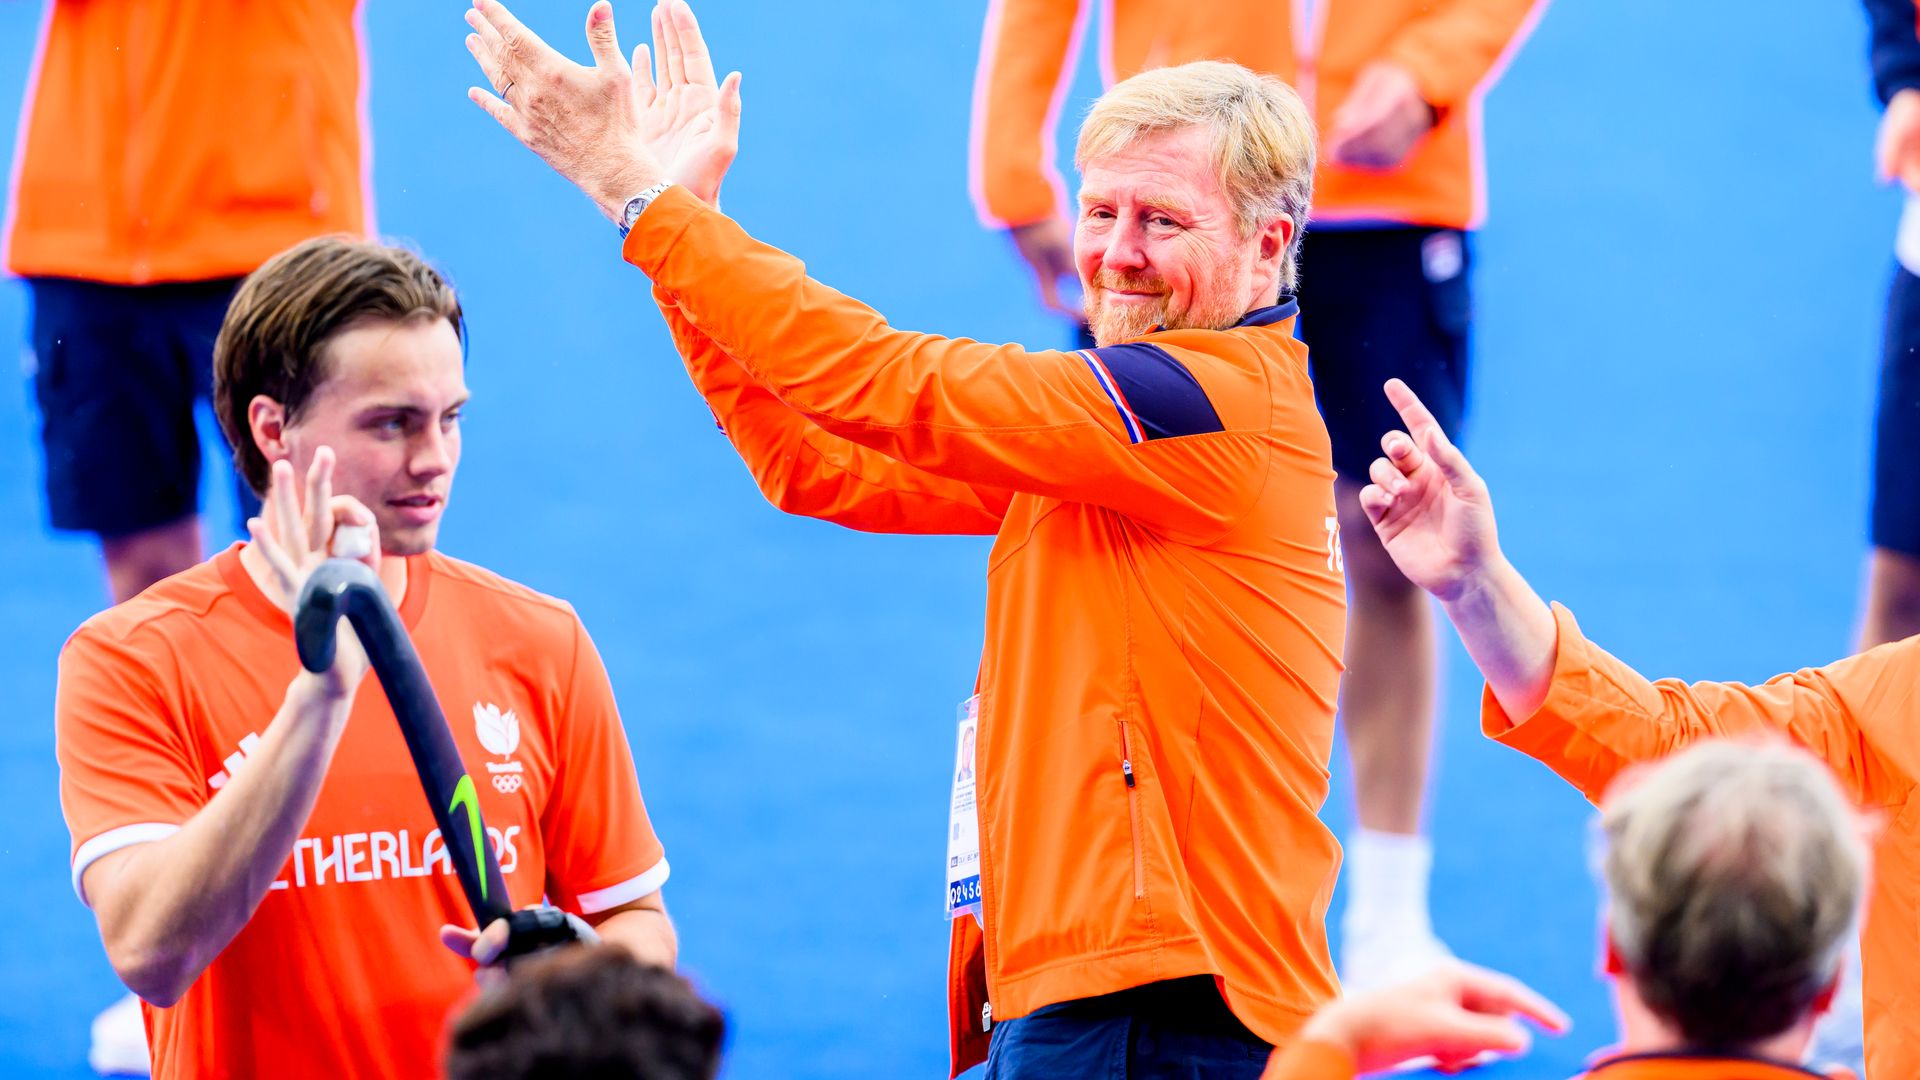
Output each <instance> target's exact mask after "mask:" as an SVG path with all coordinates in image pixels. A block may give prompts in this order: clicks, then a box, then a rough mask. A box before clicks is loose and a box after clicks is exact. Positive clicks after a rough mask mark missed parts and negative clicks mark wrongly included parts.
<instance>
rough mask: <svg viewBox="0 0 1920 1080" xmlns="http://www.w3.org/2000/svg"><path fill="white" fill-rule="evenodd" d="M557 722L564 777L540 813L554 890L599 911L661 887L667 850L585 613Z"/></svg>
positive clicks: (584, 910)
mask: <svg viewBox="0 0 1920 1080" xmlns="http://www.w3.org/2000/svg"><path fill="white" fill-rule="evenodd" d="M554 723H555V726H556V727H557V729H558V735H557V738H556V741H555V752H556V758H557V767H556V770H555V777H556V778H555V781H554V790H553V795H552V797H551V798H550V799H548V801H547V806H546V809H545V811H544V812H543V813H542V814H541V815H540V835H541V839H542V841H543V843H544V845H545V848H546V853H547V893H548V895H549V896H551V897H552V898H553V901H554V903H555V904H557V905H559V906H561V907H568V908H577V909H578V910H579V911H580V913H581V914H583V915H595V914H598V913H599V912H602V911H606V910H609V909H611V908H616V907H619V906H620V905H622V904H626V903H631V902H632V901H635V900H638V899H640V898H641V897H643V896H648V895H651V894H652V893H654V892H657V891H659V889H660V886H662V885H664V884H666V880H667V872H668V871H667V859H666V852H665V851H664V850H663V849H662V848H661V846H660V839H659V837H657V836H655V835H654V833H653V823H652V822H651V821H650V820H648V818H647V807H646V804H645V803H644V802H642V801H641V799H640V781H639V779H638V778H637V777H635V775H634V771H633V752H632V750H630V749H629V748H628V746H627V733H626V731H625V730H624V729H623V728H622V727H621V726H620V710H619V709H618V708H617V707H616V706H615V705H614V702H613V686H612V685H611V684H610V683H609V682H608V681H607V669H606V667H605V665H603V664H602V663H601V662H600V651H599V650H598V649H596V648H594V646H593V639H592V638H590V637H588V636H587V630H586V627H584V626H582V625H580V622H579V620H578V619H575V620H574V641H573V671H572V675H571V677H570V679H569V685H568V688H567V693H566V697H565V698H564V699H563V700H562V702H561V705H560V711H559V712H558V714H557V715H556V716H555V717H554Z"/></svg>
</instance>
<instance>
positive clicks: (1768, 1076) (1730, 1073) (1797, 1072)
mask: <svg viewBox="0 0 1920 1080" xmlns="http://www.w3.org/2000/svg"><path fill="white" fill-rule="evenodd" d="M1357 1075H1358V1073H1356V1072H1355V1071H1354V1061H1353V1058H1352V1057H1351V1056H1349V1055H1348V1054H1347V1052H1346V1051H1345V1050H1341V1049H1338V1048H1336V1047H1333V1046H1330V1045H1328V1044H1326V1043H1319V1042H1301V1043H1295V1044H1294V1045H1293V1046H1290V1047H1288V1048H1287V1049H1285V1050H1276V1051H1274V1052H1273V1059H1272V1060H1271V1061H1269V1062H1268V1063H1267V1071H1266V1072H1264V1073H1262V1074H1261V1080H1353V1078H1354V1077H1355V1076H1357ZM1581 1076H1582V1077H1584V1078H1585V1080H1810V1078H1817V1077H1827V1078H1828V1080H1854V1077H1853V1074H1852V1073H1851V1072H1848V1071H1846V1070H1844V1069H1838V1070H1835V1071H1833V1072H1830V1073H1817V1072H1813V1071H1812V1070H1809V1069H1802V1068H1799V1067H1797V1066H1794V1065H1787V1064H1783V1063H1781V1062H1777V1061H1761V1060H1758V1059H1755V1058H1739V1057H1709V1056H1707V1055H1704V1054H1628V1055H1622V1056H1620V1057H1614V1058H1608V1059H1606V1060H1605V1061H1602V1062H1600V1063H1599V1064H1598V1065H1595V1066H1594V1067H1593V1068H1592V1069H1591V1070H1590V1071H1588V1072H1585V1073H1582V1074H1581Z"/></svg>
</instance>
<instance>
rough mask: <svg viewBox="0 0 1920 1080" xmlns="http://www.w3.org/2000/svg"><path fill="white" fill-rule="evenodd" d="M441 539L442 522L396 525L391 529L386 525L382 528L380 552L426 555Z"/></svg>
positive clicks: (397, 555) (401, 556)
mask: <svg viewBox="0 0 1920 1080" xmlns="http://www.w3.org/2000/svg"><path fill="white" fill-rule="evenodd" d="M439 539H440V523H439V522H438V521H436V522H433V523H432V524H430V525H405V526H396V527H395V528H393V529H392V530H391V531H389V530H388V529H387V528H386V527H385V526H382V527H381V529H380V554H382V555H386V556H393V557H396V558H405V557H407V556H409V555H425V554H426V553H427V552H429V551H432V550H433V545H434V543H435V542H436V541H438V540H439Z"/></svg>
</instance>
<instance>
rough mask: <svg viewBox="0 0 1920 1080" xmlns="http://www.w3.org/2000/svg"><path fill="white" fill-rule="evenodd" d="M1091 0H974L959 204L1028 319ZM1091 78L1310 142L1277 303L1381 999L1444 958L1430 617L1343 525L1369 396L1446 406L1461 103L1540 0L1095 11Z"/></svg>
mask: <svg viewBox="0 0 1920 1080" xmlns="http://www.w3.org/2000/svg"><path fill="white" fill-rule="evenodd" d="M1095 6H1096V5H1095V4H1094V3H1093V2H1092V0H993V3H992V5H991V10H990V13H989V15H988V17H987V25H986V33H985V40H984V43H983V46H982V50H981V58H980V66H979V74H978V80H977V85H976V86H975V92H974V100H975V109H974V116H973V137H972V142H973V155H972V160H973V167H972V176H971V182H972V188H973V193H974V197H975V199H976V201H977V203H978V207H979V211H980V216H981V218H982V220H983V221H985V222H986V223H988V224H989V225H990V226H993V227H1000V228H1006V229H1008V230H1009V234H1010V235H1011V237H1012V239H1013V242H1014V246H1015V247H1016V248H1017V249H1018V250H1019V252H1020V254H1021V256H1022V257H1023V258H1024V259H1025V260H1026V261H1027V263H1028V264H1029V265H1030V266H1031V268H1032V270H1033V273H1034V277H1035V280H1036V282H1037V284H1038V287H1039V291H1040V296H1041V299H1042V302H1043V303H1044V304H1045V305H1046V306H1047V307H1048V308H1050V309H1052V310H1054V311H1056V312H1059V313H1060V314H1062V315H1064V316H1066V317H1069V318H1072V319H1074V320H1076V321H1081V322H1084V320H1085V314H1084V313H1083V312H1082V311H1081V310H1080V309H1079V306H1078V305H1077V304H1075V303H1073V302H1070V301H1068V300H1063V299H1062V298H1061V291H1060V285H1059V282H1060V279H1061V278H1068V279H1071V278H1072V276H1073V273H1074V270H1073V266H1074V264H1073V258H1072V245H1071V237H1072V228H1071V225H1070V224H1069V218H1070V216H1071V215H1070V213H1069V212H1068V211H1069V208H1068V206H1067V204H1066V202H1065V201H1064V199H1063V197H1062V192H1063V191H1064V186H1063V184H1062V182H1061V178H1060V176H1059V173H1058V171H1057V170H1056V169H1055V168H1054V164H1053V158H1054V154H1053V149H1052V148H1053V146H1054V140H1055V133H1054V127H1055V123H1056V121H1057V119H1058V114H1059V111H1060V105H1061V102H1062V100H1063V99H1064V95H1065V92H1066V89H1067V84H1068V82H1069V81H1070V77H1071V69H1072V64H1071V60H1072V58H1073V55H1074V52H1075V50H1076V49H1077V48H1078V46H1079V40H1080V33H1079V30H1080V27H1081V24H1082V22H1083V21H1084V20H1085V19H1086V18H1087V17H1088V16H1089V14H1090V12H1091V10H1092V9H1093V8H1094V7H1095ZM1099 6H1100V7H1101V9H1102V10H1103V12H1104V13H1105V19H1104V21H1103V23H1102V25H1101V28H1100V49H1101V56H1100V63H1101V69H1100V70H1101V75H1102V78H1103V81H1104V82H1105V83H1106V84H1108V85H1111V84H1113V83H1114V82H1116V81H1118V80H1120V79H1124V78H1126V77H1127V76H1129V75H1132V74H1134V73H1135V72H1138V71H1141V70H1144V69H1147V68H1152V67H1156V66H1160V65H1166V64H1180V63H1184V62H1186V61H1189V60H1199V59H1228V60H1233V61H1236V62H1238V63H1241V64H1244V65H1246V66H1247V67H1249V68H1252V69H1253V70H1255V71H1262V72H1269V73H1272V74H1274V75H1278V76H1279V77H1280V78H1282V79H1284V80H1286V81H1287V82H1288V83H1290V84H1292V85H1293V86H1294V87H1295V88H1296V89H1298V90H1299V91H1300V94H1301V96H1302V97H1304V98H1305V99H1306V101H1307V103H1308V106H1309V107H1310V108H1311V109H1312V111H1313V115H1314V119H1315V121H1316V123H1317V125H1318V128H1319V132H1320V143H1321V153H1320V164H1319V169H1318V171H1317V173H1316V175H1315V179H1314V201H1313V224H1312V227H1311V229H1310V230H1309V233H1308V236H1307V239H1306V242H1305V248H1304V250H1303V252H1302V256H1301V258H1302V262H1301V274H1300V280H1299V285H1298V287H1297V289H1295V290H1292V291H1293V292H1294V294H1295V295H1296V296H1297V297H1298V299H1299V303H1300V311H1301V315H1300V322H1299V331H1300V334H1301V336H1302V338H1303V339H1304V340H1305V341H1306V343H1307V345H1308V346H1309V350H1310V351H1309V360H1310V362H1311V364H1312V371H1313V384H1314V393H1315V396H1316V397H1317V398H1318V401H1319V406H1320V411H1321V412H1322V414H1323V415H1324V416H1325V417H1326V422H1327V430H1328V433H1329V434H1330V435H1331V436H1332V439H1333V462H1334V466H1335V468H1336V469H1337V470H1338V473H1339V480H1338V483H1337V501H1338V507H1339V510H1338V517H1339V527H1340V538H1341V546H1342V548H1343V553H1344V560H1345V564H1346V574H1347V587H1348V590H1349V594H1350V604H1349V609H1348V611H1349V614H1348V626H1347V644H1346V656H1345V661H1346V668H1347V676H1346V678H1345V679H1344V680H1343V682H1342V684H1341V689H1340V722H1341V724H1342V725H1343V727H1344V729H1345V732H1346V742H1347V752H1348V756H1349V758H1350V759H1351V761H1352V763H1353V784H1354V795H1355V802H1356V810H1357V817H1358V828H1357V829H1356V830H1355V832H1354V833H1353V834H1352V835H1351V836H1350V837H1349V838H1348V841H1347V844H1346V859H1345V867H1346V869H1345V881H1346V887H1347V907H1346V914H1345V917H1344V919H1343V920H1342V923H1341V931H1342V933H1341V960H1340V969H1341V978H1342V982H1343V983H1344V984H1345V985H1347V986H1350V987H1360V988H1364V987H1368V986H1379V985H1385V984H1388V983H1393V982H1398V981H1401V980H1403V979H1405V978H1408V977H1410V976H1412V975H1414V974H1417V973H1418V972H1419V971H1421V970H1424V969H1426V968H1428V967H1430V966H1432V965H1433V964H1435V963H1436V962H1438V961H1439V960H1441V959H1443V958H1445V957H1446V956H1447V955H1448V952H1447V950H1446V948H1445V947H1444V946H1443V945H1442V944H1441V943H1440V940H1439V938H1438V937H1437V936H1436V935H1435V933H1434V930H1433V924H1432V919H1431V917H1430V914H1429V906H1428V902H1427V888H1428V879H1429V876H1430V872H1431V868H1432V863H1433V852H1432V847H1431V845H1430V844H1429V842H1428V841H1427V839H1426V837H1425V834H1424V823H1423V821H1422V816H1423V810H1424V800H1425V793H1426V789H1427V784H1428V775H1427V774H1428V770H1429V767H1430V761H1431V744H1432V727H1433V722H1434V713H1435V709H1436V699H1437V687H1436V683H1437V673H1436V667H1437V663H1438V659H1437V658H1438V652H1437V649H1436V644H1435V635H1434V625H1433V614H1432V611H1431V610H1430V605H1429V604H1428V603H1427V602H1426V600H1425V598H1424V597H1422V596H1421V595H1420V591H1419V590H1418V589H1416V588H1414V587H1413V586H1412V585H1410V584H1408V582H1407V580H1406V579H1405V578H1404V577H1402V576H1401V575H1400V573H1399V572H1398V571H1397V570H1395V569H1394V566H1393V563H1392V561H1391V560H1390V559H1388V558H1387V557H1386V556H1385V555H1384V554H1383V553H1382V552H1381V551H1380V545H1379V543H1378V541H1376V540H1375V539H1374V536H1373V530H1372V529H1370V528H1368V527H1367V523H1366V518H1365V516H1364V515H1362V514H1361V513H1360V511H1359V506H1358V504H1357V503H1356V501H1355V495H1356V493H1357V492H1358V491H1359V490H1360V487H1361V485H1363V484H1365V483H1366V469H1367V464H1368V462H1370V461H1371V460H1372V459H1373V456H1374V447H1375V443H1376V440H1378V438H1379V436H1380V433H1381V432H1383V431H1385V430H1387V429H1388V428H1390V427H1391V426H1392V425H1393V415H1392V412H1391V411H1390V410H1387V409H1386V408H1385V407H1384V406H1382V405H1381V404H1380V402H1379V392H1378V390H1379V386H1380V384H1381V383H1383V382H1385V381H1386V380H1387V379H1388V378H1390V377H1398V378H1402V379H1405V380H1406V381H1407V382H1408V383H1409V384H1410V385H1412V386H1414V387H1415V388H1416V389H1417V390H1418V391H1419V393H1420V395H1421V396H1422V397H1423V398H1425V399H1426V400H1427V401H1429V402H1430V403H1432V405H1433V408H1434V410H1435V412H1436V413H1437V414H1438V415H1439V416H1440V418H1441V422H1442V423H1443V424H1445V425H1446V427H1447V430H1448V432H1449V433H1454V434H1457V433H1458V432H1459V429H1460V424H1461V420H1462V417H1463V416H1464V414H1465V411H1466V394H1467V366H1468V329H1469V324H1470V320H1471V315H1472V300H1471V295H1470V289H1469V277H1470V272H1471V269H1472V251H1471V243H1470V233H1471V230H1473V229H1474V228H1476V227H1478V226H1479V224H1480V222H1481V219H1482V217H1483V216H1484V210H1485V200H1486V193H1485V184H1484V180H1483V177H1482V175H1481V173H1482V171H1483V163H1482V158H1481V148H1480V128H1481V119H1480V99H1481V96H1482V95H1483V94H1484V93H1485V92H1486V90H1487V89H1488V88H1489V87H1490V86H1492V85H1493V83H1494V82H1495V80H1496V79H1497V78H1498V76H1499V73H1500V71H1501V70H1502V69H1503V68H1504V66H1505V64H1506V61H1507V59H1508V57H1510V56H1511V54H1512V53H1513V52H1514V51H1515V50H1516V49H1517V48H1518V46H1519V44H1520V43H1521V42H1522V41H1523V40H1524V39H1525V38H1526V36H1527V33H1528V31H1529V29H1530V28H1531V26H1532V24H1533V22H1534V20H1535V19H1536V18H1537V17H1538V15H1539V13H1540V10H1541V9H1542V8H1543V7H1544V6H1545V2H1544V0H1439V2H1434V0H1213V2H1209V3H1206V4H1201V5H1196V4H1193V3H1182V2H1180V0H1112V2H1111V3H1107V4H1103V5H1099Z"/></svg>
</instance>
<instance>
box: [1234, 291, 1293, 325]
mask: <svg viewBox="0 0 1920 1080" xmlns="http://www.w3.org/2000/svg"><path fill="white" fill-rule="evenodd" d="M1298 314H1300V305H1299V303H1298V302H1296V301H1295V300H1294V298H1293V294H1291V293H1281V294H1280V302H1279V303H1277V304H1269V305H1267V306H1266V307H1263V308H1254V309H1253V310H1252V311H1249V312H1247V313H1246V314H1245V315H1242V316H1241V317H1240V321H1239V322H1237V323H1234V324H1233V325H1235V326H1272V325H1273V324H1274V323H1277V322H1283V321H1285V320H1287V319H1291V318H1293V317H1294V316H1295V315H1298Z"/></svg>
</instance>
